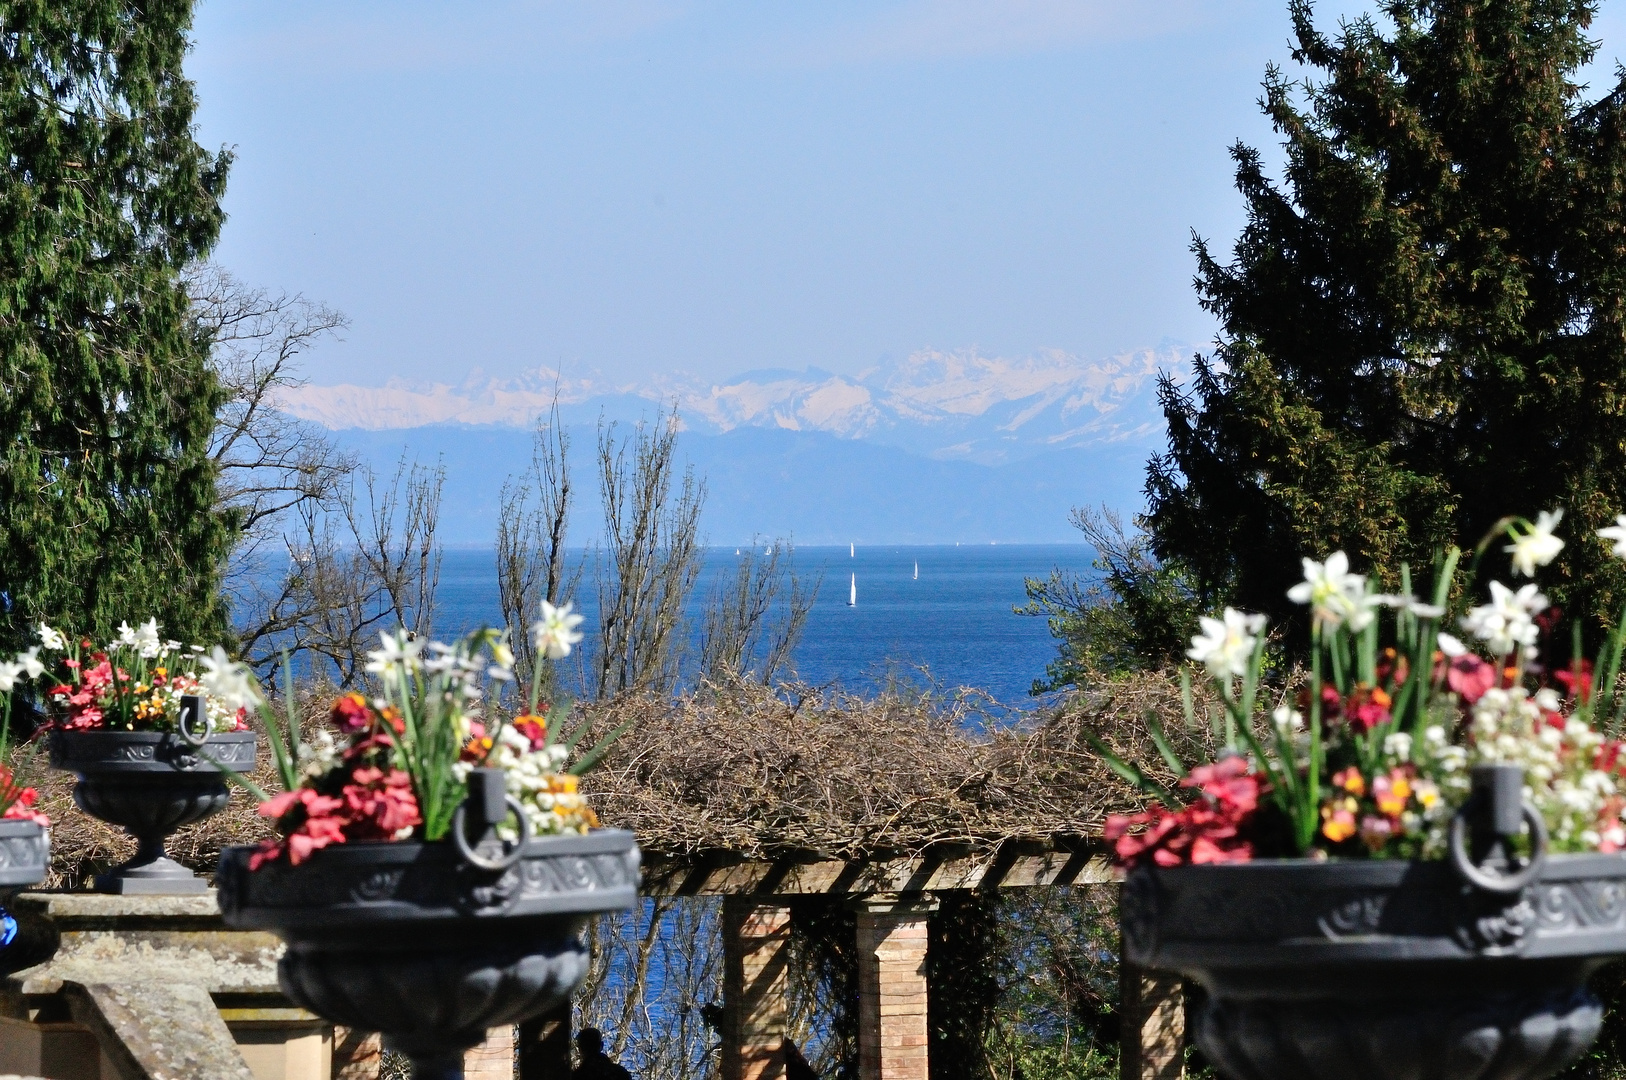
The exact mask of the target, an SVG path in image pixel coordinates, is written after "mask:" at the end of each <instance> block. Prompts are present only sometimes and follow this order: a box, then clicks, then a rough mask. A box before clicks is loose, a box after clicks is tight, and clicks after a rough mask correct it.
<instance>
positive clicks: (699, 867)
mask: <svg viewBox="0 0 1626 1080" xmlns="http://www.w3.org/2000/svg"><path fill="white" fill-rule="evenodd" d="M1113 880H1114V874H1113V871H1112V867H1111V864H1110V862H1109V860H1108V859H1107V858H1106V857H1105V856H1104V854H1103V849H1102V847H1101V844H1100V842H1099V841H1098V840H1091V839H1083V838H1080V839H1077V840H1074V841H1053V842H1050V843H1043V844H1040V843H1008V844H1004V845H1000V846H999V847H998V848H996V849H994V850H992V851H984V852H979V853H962V854H948V853H943V854H927V855H920V856H914V857H907V858H873V859H823V860H809V859H798V858H791V857H787V858H783V859H777V860H749V859H740V858H737V857H731V856H729V855H727V854H726V853H718V854H715V855H711V856H705V857H695V858H659V857H656V858H652V859H651V860H650V861H649V863H648V865H647V866H646V868H645V878H644V887H645V892H646V893H647V894H649V895H654V896H692V897H702V896H715V897H721V898H722V901H723V923H722V932H723V957H724V976H723V1023H722V1037H723V1044H722V1074H723V1080H783V1077H784V1075H785V1053H784V1041H785V1036H786V1028H787V1020H788V1011H789V1010H788V1003H787V979H786V974H787V968H786V965H787V962H788V956H787V953H786V945H787V943H788V941H789V938H790V921H791V907H790V900H791V899H792V898H793V897H798V896H808V895H821V896H827V897H832V898H837V899H839V900H841V901H844V902H845V903H847V904H848V905H850V906H851V908H852V909H853V911H854V914H855V916H856V924H857V943H856V944H857V955H858V965H859V970H858V1024H859V1075H860V1077H861V1080H927V1078H928V1076H929V1070H930V1062H929V1059H928V1046H929V1042H930V1032H929V1030H928V1027H927V1002H928V995H929V993H930V988H929V987H928V986H927V982H926V971H925V960H926V942H927V927H926V924H927V920H928V919H929V918H930V916H931V914H932V912H933V911H935V910H936V909H937V906H938V897H939V895H940V894H942V893H945V892H953V891H958V890H976V891H986V890H995V889H1019V888H1027V887H1031V886H1041V885H1050V886H1088V885H1104V884H1110V883H1111V882H1112V881H1113ZM1120 985H1121V995H1122V1000H1121V1005H1120V1019H1121V1031H1122V1043H1123V1057H1122V1062H1123V1064H1122V1067H1121V1076H1122V1077H1124V1078H1125V1080H1130V1078H1133V1080H1173V1078H1175V1077H1178V1076H1180V1074H1181V1062H1182V1050H1183V1042H1184V1035H1185V1024H1184V1007H1183V1003H1182V1000H1181V995H1180V982H1179V980H1178V978H1172V979H1171V978H1169V977H1167V976H1160V975H1155V974H1152V973H1148V972H1142V971H1139V970H1135V969H1132V968H1130V967H1128V966H1122V967H1121V968H1120ZM569 1025H570V1018H569V1011H568V1009H564V1010H561V1011H560V1013H558V1014H555V1015H552V1016H548V1017H544V1018H542V1019H540V1020H538V1021H533V1022H532V1023H530V1024H528V1025H525V1026H524V1027H522V1028H521V1029H520V1033H519V1040H520V1046H519V1056H520V1063H521V1072H520V1075H521V1077H522V1078H524V1080H542V1078H548V1080H561V1078H563V1077H565V1076H567V1075H568V1071H569V1045H570V1030H569ZM511 1038H512V1033H509V1032H494V1033H493V1038H492V1039H491V1040H490V1041H489V1042H488V1044H487V1045H486V1046H485V1047H482V1048H480V1049H478V1050H476V1051H473V1052H471V1055H472V1056H471V1060H470V1062H469V1066H470V1068H469V1076H470V1078H471V1080H472V1078H473V1077H475V1076H476V1075H477V1073H476V1072H475V1071H474V1070H475V1069H476V1068H479V1067H483V1066H484V1063H486V1062H490V1063H491V1071H490V1073H489V1076H490V1077H492V1078H495V1077H498V1076H501V1077H503V1078H504V1080H506V1077H507V1073H506V1072H505V1071H504V1070H505V1068H506V1066H507V1062H508V1061H510V1060H511V1059H512V1054H513V1044H512V1043H511V1042H510V1041H509V1039H511Z"/></svg>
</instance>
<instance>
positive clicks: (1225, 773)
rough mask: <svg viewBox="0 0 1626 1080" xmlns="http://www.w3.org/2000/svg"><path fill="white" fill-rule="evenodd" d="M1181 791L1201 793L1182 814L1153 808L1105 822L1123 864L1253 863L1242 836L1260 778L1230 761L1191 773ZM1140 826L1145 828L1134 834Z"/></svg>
mask: <svg viewBox="0 0 1626 1080" xmlns="http://www.w3.org/2000/svg"><path fill="white" fill-rule="evenodd" d="M1180 786H1181V787H1183V788H1197V789H1198V791H1199V795H1198V797H1197V798H1195V799H1193V800H1192V801H1191V802H1190V803H1189V804H1187V805H1186V806H1185V807H1183V808H1181V809H1180V810H1178V811H1170V810H1165V809H1164V808H1163V807H1162V806H1161V805H1159V804H1158V803H1153V804H1152V805H1151V806H1149V807H1147V809H1146V812H1145V813H1143V814H1133V815H1127V816H1126V815H1123V814H1113V815H1111V816H1109V817H1108V818H1107V822H1106V827H1105V829H1104V830H1103V835H1104V836H1105V838H1106V839H1107V840H1109V841H1112V842H1113V850H1114V851H1115V852H1116V853H1117V856H1118V861H1119V862H1121V863H1124V864H1132V863H1135V862H1138V861H1140V860H1142V859H1144V858H1148V857H1149V858H1151V860H1152V861H1153V862H1155V863H1156V864H1157V865H1159V866H1178V865H1180V864H1181V863H1218V862H1246V861H1248V860H1249V859H1251V858H1253V842H1252V841H1251V840H1249V839H1247V838H1246V836H1245V835H1244V834H1245V832H1246V830H1247V828H1248V826H1249V825H1251V824H1252V820H1251V819H1252V817H1253V814H1254V812H1255V811H1256V810H1257V809H1258V808H1259V796H1260V795H1261V794H1262V793H1263V791H1264V783H1263V775H1262V774H1260V773H1251V772H1249V771H1248V763H1247V762H1246V761H1244V760H1243V759H1242V758H1240V757H1230V758H1226V759H1224V760H1223V761H1218V762H1215V763H1214V764H1212V765H1204V766H1202V767H1200V768H1197V769H1193V770H1192V771H1191V775H1190V776H1187V777H1186V778H1185V779H1183V780H1181V781H1180ZM1137 826H1145V828H1144V829H1143V830H1142V831H1141V832H1136V833H1132V832H1130V830H1131V829H1133V828H1136V827H1137Z"/></svg>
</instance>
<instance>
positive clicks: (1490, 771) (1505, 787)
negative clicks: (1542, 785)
mask: <svg viewBox="0 0 1626 1080" xmlns="http://www.w3.org/2000/svg"><path fill="white" fill-rule="evenodd" d="M1472 784H1473V788H1472V793H1471V794H1470V795H1469V796H1468V801H1467V802H1466V803H1463V805H1462V809H1460V810H1458V811H1457V813H1456V816H1455V817H1453V818H1452V819H1451V833H1450V838H1449V839H1450V851H1451V865H1452V867H1453V868H1454V869H1455V870H1456V872H1457V876H1459V877H1461V878H1462V880H1464V881H1466V882H1467V883H1468V884H1470V885H1472V886H1473V887H1474V888H1476V889H1483V890H1484V891H1486V892H1492V893H1504V894H1508V893H1517V892H1520V891H1522V890H1523V889H1524V887H1525V886H1526V885H1529V884H1530V883H1531V882H1532V881H1534V880H1535V879H1536V876H1537V875H1538V874H1540V873H1541V868H1542V867H1543V866H1544V865H1545V864H1546V862H1547V826H1546V824H1545V823H1544V822H1543V821H1542V820H1541V814H1540V813H1538V812H1537V810H1536V808H1535V807H1534V806H1532V805H1530V802H1529V801H1528V800H1527V799H1525V797H1524V770H1523V769H1522V768H1520V767H1519V766H1517V765H1476V766H1474V770H1473V779H1472ZM1525 825H1528V826H1529V827H1530V854H1529V855H1527V856H1524V857H1523V858H1520V857H1518V856H1516V855H1514V854H1513V852H1512V850H1511V845H1510V843H1509V841H1511V840H1512V839H1513V838H1514V837H1515V836H1517V835H1518V833H1519V830H1520V828H1521V827H1522V826H1525ZM1470 846H1471V848H1472V851H1471V852H1470ZM1520 864H1522V865H1520ZM1504 866H1505V867H1507V868H1508V869H1505V870H1504V869H1503V867H1504ZM1515 866H1517V869H1513V867H1515Z"/></svg>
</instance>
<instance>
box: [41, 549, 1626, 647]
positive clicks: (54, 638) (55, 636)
mask: <svg viewBox="0 0 1626 1080" xmlns="http://www.w3.org/2000/svg"><path fill="white" fill-rule="evenodd" d="M1621 520H1622V521H1626V517H1623V518H1622V519H1621ZM40 644H41V645H43V646H44V647H45V648H47V649H50V650H51V651H52V652H62V651H63V650H64V649H66V648H67V647H68V639H67V638H65V637H63V636H62V633H61V631H59V630H52V629H51V628H50V627H49V626H46V625H45V624H44V623H40Z"/></svg>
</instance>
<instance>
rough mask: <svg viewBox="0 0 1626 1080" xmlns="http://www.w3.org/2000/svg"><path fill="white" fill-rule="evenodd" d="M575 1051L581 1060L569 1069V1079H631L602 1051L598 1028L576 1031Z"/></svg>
mask: <svg viewBox="0 0 1626 1080" xmlns="http://www.w3.org/2000/svg"><path fill="white" fill-rule="evenodd" d="M576 1053H577V1054H578V1055H579V1056H580V1058H581V1061H580V1062H579V1063H578V1064H577V1065H576V1067H575V1068H574V1069H572V1070H571V1071H570V1078H571V1080H632V1074H631V1073H630V1072H628V1071H627V1070H626V1069H625V1068H624V1067H622V1066H620V1065H618V1064H616V1063H615V1062H613V1061H611V1060H610V1058H609V1055H608V1054H606V1053H605V1052H604V1032H602V1031H600V1030H599V1029H598V1028H595V1027H586V1028H582V1029H581V1030H580V1031H578V1032H576Z"/></svg>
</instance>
